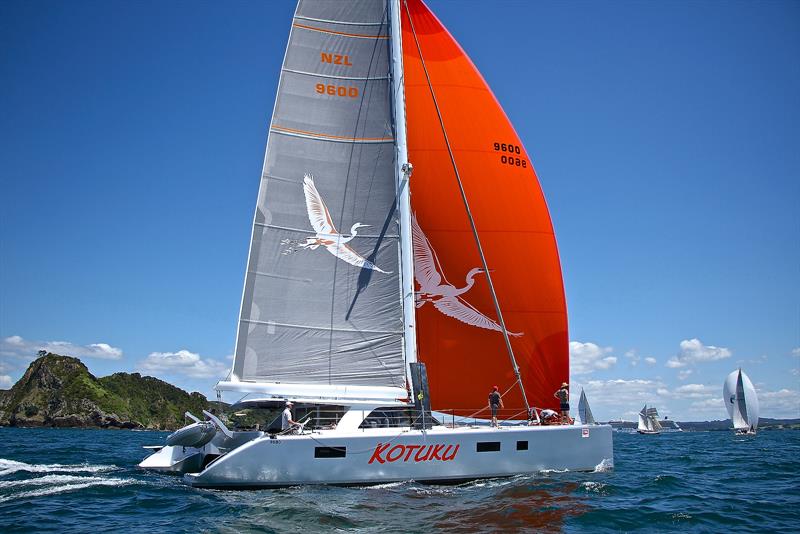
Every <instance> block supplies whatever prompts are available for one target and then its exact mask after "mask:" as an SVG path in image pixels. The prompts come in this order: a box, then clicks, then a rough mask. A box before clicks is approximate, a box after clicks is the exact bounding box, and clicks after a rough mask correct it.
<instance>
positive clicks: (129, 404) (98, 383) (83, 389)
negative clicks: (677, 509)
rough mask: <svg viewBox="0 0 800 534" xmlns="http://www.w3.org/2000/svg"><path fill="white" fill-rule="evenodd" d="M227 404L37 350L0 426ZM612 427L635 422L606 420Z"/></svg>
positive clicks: (170, 419)
mask: <svg viewBox="0 0 800 534" xmlns="http://www.w3.org/2000/svg"><path fill="white" fill-rule="evenodd" d="M227 407H228V405H227V404H224V403H219V402H215V401H209V400H208V399H207V398H206V397H205V396H204V395H201V394H200V393H197V392H194V393H187V392H185V391H184V390H182V389H180V388H178V387H175V386H173V385H172V384H169V383H167V382H164V381H163V380H159V379H158V378H153V377H152V376H142V375H140V374H139V373H114V374H113V375H111V376H104V377H101V378H97V377H95V376H94V375H92V374H91V373H90V372H89V369H88V368H87V367H86V366H85V365H84V364H83V362H81V361H80V360H79V359H78V358H73V357H71V356H61V355H59V354H53V353H46V354H44V353H40V357H39V358H37V359H36V360H34V361H33V362H31V364H30V366H28V370H27V371H25V374H24V375H23V376H22V378H20V379H19V381H17V383H16V384H14V386H13V387H12V388H11V389H9V390H0V426H17V427H59V428H65V427H72V428H127V429H153V430H175V429H177V428H180V427H181V426H183V425H184V424H185V419H184V415H183V414H184V412H186V411H187V410H188V411H190V412H193V413H195V414H198V415H199V414H200V413H202V411H203V410H212V409H213V410H217V411H224V409H225V408H227ZM610 423H611V425H612V426H613V427H614V428H625V429H634V428H635V427H636V423H634V422H629V421H611V422H610ZM678 425H680V427H681V428H682V429H683V430H686V431H708V430H730V429H731V428H732V425H731V421H730V419H726V420H718V421H701V422H689V421H687V422H680V421H679V422H678ZM797 428H800V419H769V418H763V417H762V418H761V423H760V425H759V430H782V429H797Z"/></svg>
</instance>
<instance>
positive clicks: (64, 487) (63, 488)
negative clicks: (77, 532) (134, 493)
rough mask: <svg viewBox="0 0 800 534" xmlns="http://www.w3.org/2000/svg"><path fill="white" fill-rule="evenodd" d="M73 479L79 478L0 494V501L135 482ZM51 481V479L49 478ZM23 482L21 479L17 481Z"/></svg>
mask: <svg viewBox="0 0 800 534" xmlns="http://www.w3.org/2000/svg"><path fill="white" fill-rule="evenodd" d="M46 478H48V477H42V478H40V479H31V480H26V481H24V482H31V481H35V480H44V479H46ZM72 478H75V479H81V480H78V481H73V482H72V483H68V484H59V485H51V486H50V487H45V488H41V489H35V490H29V491H22V492H20V493H12V494H9V495H3V496H0V502H6V501H12V500H16V499H25V498H29V497H42V496H45V495H54V494H56V493H65V492H68V491H76V490H80V489H85V488H90V487H93V486H115V487H120V486H127V485H129V484H134V483H136V480H134V479H127V480H126V479H122V478H101V477H72ZM51 481H52V479H51ZM18 482H23V481H18Z"/></svg>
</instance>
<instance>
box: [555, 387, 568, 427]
mask: <svg viewBox="0 0 800 534" xmlns="http://www.w3.org/2000/svg"><path fill="white" fill-rule="evenodd" d="M553 396H554V397H555V398H557V399H558V400H559V402H560V403H561V422H562V423H563V424H568V423H569V384H567V383H566V382H564V383H563V384H561V388H559V390H558V391H556V392H555V393H553Z"/></svg>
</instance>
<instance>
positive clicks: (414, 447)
mask: <svg viewBox="0 0 800 534" xmlns="http://www.w3.org/2000/svg"><path fill="white" fill-rule="evenodd" d="M420 447H422V445H406V450H407V451H408V453H407V454H406V457H405V458H403V461H404V462H407V461H408V459H409V458H411V453H412V452H414V451H415V450H416V449H419V448H420Z"/></svg>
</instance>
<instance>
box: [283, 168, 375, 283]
mask: <svg viewBox="0 0 800 534" xmlns="http://www.w3.org/2000/svg"><path fill="white" fill-rule="evenodd" d="M303 194H304V195H305V197H306V210H307V211H308V220H309V221H310V222H311V226H312V227H313V228H314V230H315V231H316V235H315V236H313V237H307V238H306V240H305V243H301V242H298V241H292V240H290V239H284V240H282V241H281V244H283V245H290V247H289V248H287V249H285V250H284V251H283V252H281V254H284V255H287V254H291V253H293V252H295V251H296V250H297V249H308V250H316V249H317V248H319V247H325V249H326V250H327V251H328V252H330V253H331V254H333V255H334V256H336V257H337V258H339V259H340V260H342V261H344V262H346V263H349V264H350V265H355V266H356V267H360V268H362V269H372V270H373V271H378V272H379V273H384V274H390V273H389V271H384V270H383V269H381V268H380V267H378V266H377V265H375V264H374V263H372V262H371V261H369V260H368V259H366V258H365V257H363V256H362V255H360V254H359V253H358V252H356V251H355V250H353V249H352V248H351V247H350V246H349V245H348V244H347V243H349V242H350V241H352V240H353V239H354V238H355V237H356V236H357V235H358V229H359V228H367V227H369V226H370V225H368V224H362V223H360V222H357V223H355V224H353V226H351V227H350V233H349V234H342V233H340V232H339V231H338V230H337V229H336V226H335V225H334V224H333V218H331V214H330V212H329V211H328V206H326V205H325V201H324V200H323V199H322V195H321V194H320V193H319V191H318V190H317V186H316V185H314V177H313V176H311V175H310V174H308V173H306V174H305V175H304V176H303Z"/></svg>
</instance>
